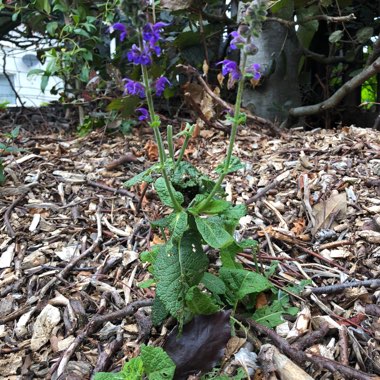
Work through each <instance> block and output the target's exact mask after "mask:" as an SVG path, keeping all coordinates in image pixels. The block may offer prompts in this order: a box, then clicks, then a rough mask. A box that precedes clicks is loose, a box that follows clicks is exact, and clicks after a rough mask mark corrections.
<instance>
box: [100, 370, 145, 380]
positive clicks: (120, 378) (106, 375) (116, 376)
mask: <svg viewBox="0 0 380 380" xmlns="http://www.w3.org/2000/svg"><path fill="white" fill-rule="evenodd" d="M140 379H141V378H140ZM94 380H126V378H125V376H124V375H122V374H121V373H120V372H117V373H111V372H98V373H96V374H95V376H94Z"/></svg>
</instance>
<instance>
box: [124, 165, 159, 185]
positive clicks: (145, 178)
mask: <svg viewBox="0 0 380 380" xmlns="http://www.w3.org/2000/svg"><path fill="white" fill-rule="evenodd" d="M158 168H159V164H154V165H152V166H151V167H150V168H148V169H146V170H144V171H143V172H141V173H139V174H137V175H135V176H134V177H132V178H130V179H129V180H128V181H126V182H124V186H125V187H132V186H134V185H136V184H138V183H141V182H147V183H152V182H153V178H152V174H153V173H155V172H157V171H158Z"/></svg>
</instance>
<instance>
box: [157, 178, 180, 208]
mask: <svg viewBox="0 0 380 380" xmlns="http://www.w3.org/2000/svg"><path fill="white" fill-rule="evenodd" d="M169 186H171V190H172V193H173V195H174V198H175V199H176V200H177V202H178V203H179V204H182V203H183V201H184V198H183V195H182V194H181V193H180V192H179V191H176V190H175V189H174V187H173V185H172V184H171V183H170V185H169ZM154 188H155V189H156V191H157V194H158V196H159V197H160V200H161V202H162V203H163V204H164V205H166V206H169V207H172V208H174V203H173V201H172V199H171V198H170V195H169V190H168V188H167V187H166V182H165V179H164V178H163V177H160V178H157V180H156V182H155V183H154Z"/></svg>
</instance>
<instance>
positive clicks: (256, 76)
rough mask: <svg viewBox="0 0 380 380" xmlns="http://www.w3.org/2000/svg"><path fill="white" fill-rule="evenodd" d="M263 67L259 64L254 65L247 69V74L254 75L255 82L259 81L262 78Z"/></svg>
mask: <svg viewBox="0 0 380 380" xmlns="http://www.w3.org/2000/svg"><path fill="white" fill-rule="evenodd" d="M260 70H261V66H260V65H259V64H258V63H254V64H253V65H251V66H249V67H248V68H247V73H250V74H253V79H254V80H259V79H260V77H261V73H260Z"/></svg>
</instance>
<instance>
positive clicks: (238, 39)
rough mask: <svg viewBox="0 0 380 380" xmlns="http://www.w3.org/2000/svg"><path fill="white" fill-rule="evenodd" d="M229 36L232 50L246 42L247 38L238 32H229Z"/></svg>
mask: <svg viewBox="0 0 380 380" xmlns="http://www.w3.org/2000/svg"><path fill="white" fill-rule="evenodd" d="M230 36H232V37H233V38H232V40H231V42H230V47H231V49H232V50H236V49H239V48H240V46H241V45H244V44H245V43H247V40H246V39H245V38H244V37H242V36H241V35H240V34H239V33H238V32H231V33H230ZM239 45H240V46H239Z"/></svg>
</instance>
